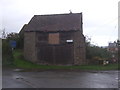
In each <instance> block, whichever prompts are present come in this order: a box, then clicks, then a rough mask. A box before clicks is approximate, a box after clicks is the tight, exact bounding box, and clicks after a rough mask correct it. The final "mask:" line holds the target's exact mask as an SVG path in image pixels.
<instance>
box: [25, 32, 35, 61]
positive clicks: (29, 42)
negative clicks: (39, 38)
mask: <svg viewBox="0 0 120 90" xmlns="http://www.w3.org/2000/svg"><path fill="white" fill-rule="evenodd" d="M35 42H36V33H35V32H24V57H25V59H26V60H30V61H33V62H36V61H37V58H36V48H35Z"/></svg>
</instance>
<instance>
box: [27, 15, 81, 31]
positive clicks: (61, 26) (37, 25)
mask: <svg viewBox="0 0 120 90" xmlns="http://www.w3.org/2000/svg"><path fill="white" fill-rule="evenodd" d="M81 27H82V13H70V14H53V15H34V17H33V18H32V19H31V20H30V22H29V23H28V24H27V27H26V29H25V31H43V32H55V31H72V30H82V29H81Z"/></svg>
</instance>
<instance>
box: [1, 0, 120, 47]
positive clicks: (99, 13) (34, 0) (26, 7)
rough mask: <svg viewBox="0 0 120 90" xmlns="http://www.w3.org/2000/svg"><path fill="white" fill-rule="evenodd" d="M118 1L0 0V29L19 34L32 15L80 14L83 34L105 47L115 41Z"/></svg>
mask: <svg viewBox="0 0 120 90" xmlns="http://www.w3.org/2000/svg"><path fill="white" fill-rule="evenodd" d="M118 1H119V0H0V21H2V22H0V29H4V28H5V30H6V32H8V33H10V32H19V31H20V30H21V28H22V27H23V25H24V24H27V23H28V22H29V21H30V19H31V18H32V17H33V15H43V14H63V13H69V10H71V11H72V12H73V13H80V12H82V13H83V33H84V35H85V36H86V35H87V36H88V37H90V38H91V42H92V43H93V44H95V45H99V46H107V45H108V42H113V41H114V40H117V38H118Z"/></svg>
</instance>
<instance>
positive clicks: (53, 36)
mask: <svg viewBox="0 0 120 90" xmlns="http://www.w3.org/2000/svg"><path fill="white" fill-rule="evenodd" d="M49 44H59V33H50V34H49Z"/></svg>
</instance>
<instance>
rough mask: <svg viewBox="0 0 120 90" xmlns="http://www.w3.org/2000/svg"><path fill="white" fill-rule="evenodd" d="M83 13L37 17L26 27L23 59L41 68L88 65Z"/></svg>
mask: <svg viewBox="0 0 120 90" xmlns="http://www.w3.org/2000/svg"><path fill="white" fill-rule="evenodd" d="M82 24H83V22H82V13H69V14H53V15H34V16H33V18H32V19H31V20H30V22H29V23H28V24H27V25H25V26H24V57H25V59H26V60H29V61H32V62H36V63H40V64H56V65H57V64H59V65H67V64H70V65H81V64H85V63H86V58H85V56H86V54H85V53H86V52H85V37H84V35H83V28H82Z"/></svg>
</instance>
